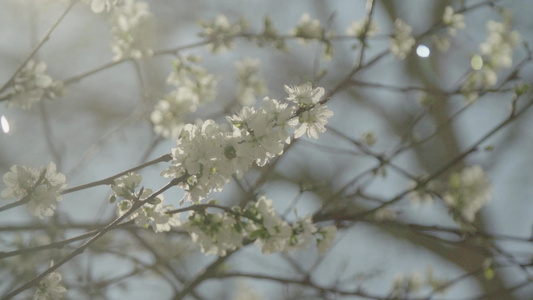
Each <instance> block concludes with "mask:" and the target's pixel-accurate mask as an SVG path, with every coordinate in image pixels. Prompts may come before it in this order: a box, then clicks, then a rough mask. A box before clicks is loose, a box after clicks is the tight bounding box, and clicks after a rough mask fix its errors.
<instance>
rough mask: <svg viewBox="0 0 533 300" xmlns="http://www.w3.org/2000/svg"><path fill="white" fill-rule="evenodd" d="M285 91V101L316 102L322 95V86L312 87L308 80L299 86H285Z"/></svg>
mask: <svg viewBox="0 0 533 300" xmlns="http://www.w3.org/2000/svg"><path fill="white" fill-rule="evenodd" d="M285 91H286V92H287V94H289V96H288V97H287V101H292V102H296V103H301V104H308V105H309V104H316V103H318V101H320V99H321V98H322V96H324V92H325V91H324V88H321V87H317V88H314V89H313V86H312V85H311V83H310V82H307V83H304V84H302V85H299V86H287V85H286V86H285Z"/></svg>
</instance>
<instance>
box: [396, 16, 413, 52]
mask: <svg viewBox="0 0 533 300" xmlns="http://www.w3.org/2000/svg"><path fill="white" fill-rule="evenodd" d="M412 30H413V28H412V27H411V26H409V25H407V24H406V23H405V22H404V21H402V20H400V19H396V21H394V36H393V39H392V44H391V48H390V51H391V53H392V55H394V57H396V58H397V59H405V58H406V57H407V54H409V52H411V48H413V46H414V45H415V42H416V41H415V39H414V37H413V36H412V35H411V32H412Z"/></svg>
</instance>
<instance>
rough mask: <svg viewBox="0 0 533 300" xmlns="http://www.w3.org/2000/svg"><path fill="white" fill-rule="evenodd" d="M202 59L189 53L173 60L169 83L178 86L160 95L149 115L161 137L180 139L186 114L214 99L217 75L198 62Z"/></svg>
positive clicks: (155, 130)
mask: <svg viewBox="0 0 533 300" xmlns="http://www.w3.org/2000/svg"><path fill="white" fill-rule="evenodd" d="M199 60H200V57H198V56H195V55H188V56H183V57H180V58H179V59H178V60H177V61H175V62H174V63H173V67H174V70H173V72H172V73H171V74H170V75H169V76H168V78H167V83H168V84H170V85H172V86H174V87H175V88H176V89H175V90H173V91H172V92H170V93H169V94H167V95H166V96H165V97H164V98H163V99H161V100H160V101H159V102H158V103H157V104H156V106H155V107H154V110H153V111H152V113H151V115H150V120H151V121H152V123H153V125H154V132H155V133H157V134H159V135H161V136H162V137H165V138H172V139H178V135H179V133H180V132H181V130H182V129H183V127H184V126H185V117H186V116H187V115H188V114H189V113H191V112H194V111H196V109H197V108H198V107H199V106H203V105H205V104H206V103H208V102H212V101H214V100H215V96H216V87H217V78H216V77H215V76H214V75H213V74H209V73H207V71H206V70H205V69H204V68H202V67H200V66H198V65H197V64H196V63H197V62H199Z"/></svg>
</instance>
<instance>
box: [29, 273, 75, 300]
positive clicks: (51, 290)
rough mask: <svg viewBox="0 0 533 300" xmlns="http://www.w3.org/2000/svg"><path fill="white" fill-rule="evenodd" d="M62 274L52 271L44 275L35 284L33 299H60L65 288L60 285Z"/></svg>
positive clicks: (65, 290)
mask: <svg viewBox="0 0 533 300" xmlns="http://www.w3.org/2000/svg"><path fill="white" fill-rule="evenodd" d="M61 279H62V276H61V274H60V273H58V272H52V273H50V274H48V275H47V276H46V277H44V278H43V279H42V280H41V281H40V282H39V285H38V286H37V290H36V291H35V294H34V295H33V300H57V299H62V298H63V294H65V293H66V292H67V289H66V288H65V287H64V286H63V285H61Z"/></svg>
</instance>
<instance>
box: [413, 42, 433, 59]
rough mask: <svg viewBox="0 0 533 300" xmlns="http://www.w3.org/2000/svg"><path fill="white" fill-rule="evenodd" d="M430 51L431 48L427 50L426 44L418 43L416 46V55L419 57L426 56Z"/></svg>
mask: <svg viewBox="0 0 533 300" xmlns="http://www.w3.org/2000/svg"><path fill="white" fill-rule="evenodd" d="M430 53H431V50H429V48H428V47H427V46H426V45H418V47H416V55H418V56H420V57H428V56H429V54H430Z"/></svg>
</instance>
